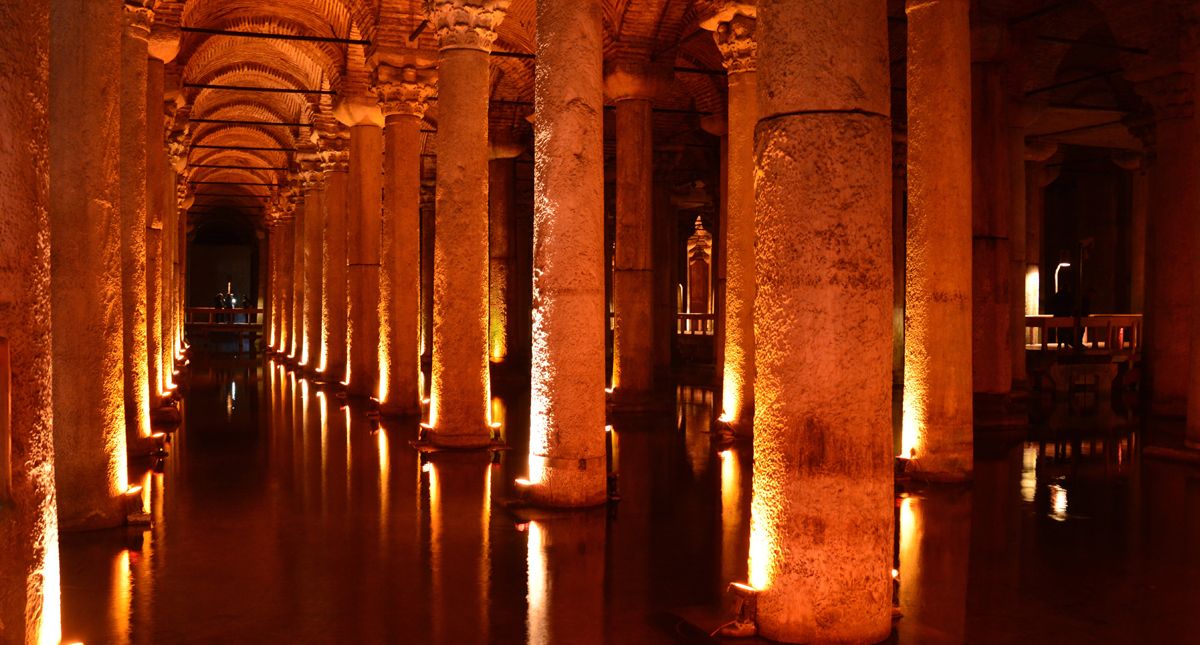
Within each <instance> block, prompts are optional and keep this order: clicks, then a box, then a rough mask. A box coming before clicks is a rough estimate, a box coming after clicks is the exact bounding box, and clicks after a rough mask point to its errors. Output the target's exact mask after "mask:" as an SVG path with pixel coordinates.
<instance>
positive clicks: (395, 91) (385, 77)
mask: <svg viewBox="0 0 1200 645" xmlns="http://www.w3.org/2000/svg"><path fill="white" fill-rule="evenodd" d="M371 89H372V90H373V91H374V92H375V96H376V97H378V98H379V108H380V110H382V111H383V115H384V116H385V117H387V116H391V115H394V114H400V115H409V116H415V117H417V118H418V119H422V118H424V117H425V110H426V109H428V108H429V99H430V98H432V97H433V95H434V94H436V93H437V84H436V81H435V80H434V79H433V74H432V72H431V71H430V70H419V69H417V68H415V67H409V66H406V67H393V66H391V65H387V64H380V65H379V66H378V67H376V68H375V72H374V74H373V75H372V79H371Z"/></svg>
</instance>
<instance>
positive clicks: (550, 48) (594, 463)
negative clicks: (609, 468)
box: [439, 0, 646, 506]
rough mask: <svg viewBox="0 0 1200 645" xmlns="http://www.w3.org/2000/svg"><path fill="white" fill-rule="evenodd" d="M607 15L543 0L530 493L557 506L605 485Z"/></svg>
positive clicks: (591, 4) (585, 502)
mask: <svg viewBox="0 0 1200 645" xmlns="http://www.w3.org/2000/svg"><path fill="white" fill-rule="evenodd" d="M601 25H602V23H601V11H600V3H599V1H598V0H585V1H578V0H553V1H545V2H541V3H539V4H538V57H539V65H538V69H537V81H536V85H535V95H534V97H535V98H534V100H535V103H536V110H537V113H538V114H539V118H538V120H537V123H536V125H535V126H534V194H535V198H534V295H533V298H534V313H533V366H532V370H533V372H532V379H531V380H532V383H531V388H532V391H531V394H530V441H529V464H530V465H529V470H530V473H529V482H530V485H529V486H528V487H527V493H528V494H529V495H530V497H531V498H532V499H533V500H534V501H536V502H538V503H541V504H547V505H551V506H590V505H595V504H600V503H602V502H603V501H604V499H605V493H606V483H605V482H606V473H605V436H604V432H605V431H604V407H605V405H604V371H605V370H604V362H605V358H604V318H605V317H604V270H605V267H604V209H603V199H604V185H603V182H604V165H603V164H604V146H603V138H602V137H603V108H604V97H603V87H602V81H603V79H602V74H601V52H602V41H601V34H602V26H601ZM439 225H440V224H439ZM439 231H440V229H439ZM641 358H642V360H645V359H646V356H642V357H641Z"/></svg>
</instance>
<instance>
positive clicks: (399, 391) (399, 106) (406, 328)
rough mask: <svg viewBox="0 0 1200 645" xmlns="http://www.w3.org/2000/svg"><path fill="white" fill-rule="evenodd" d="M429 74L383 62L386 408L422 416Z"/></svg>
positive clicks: (379, 79) (382, 396)
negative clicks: (424, 127)
mask: <svg viewBox="0 0 1200 645" xmlns="http://www.w3.org/2000/svg"><path fill="white" fill-rule="evenodd" d="M427 75H428V72H427V71H421V70H417V69H416V68H413V67H403V68H398V67H393V66H390V65H380V66H379V68H378V69H377V70H376V83H375V93H376V95H377V96H378V97H379V104H380V107H381V109H382V111H383V114H384V119H385V121H384V129H383V137H384V152H383V164H384V165H383V182H384V190H383V195H384V200H383V218H382V222H381V230H380V254H379V262H380V270H379V334H380V335H379V341H380V346H379V381H380V383H379V405H380V410H381V411H382V412H383V413H385V414H391V415H396V416H418V415H420V414H421V391H420V383H421V380H420V370H421V364H420V359H421V356H420V354H421V350H420V332H419V330H418V327H419V323H420V316H421V313H420V309H419V307H420V302H421V291H420V290H421V276H420V271H421V248H420V245H421V123H422V119H424V117H425V110H426V108H427V107H428V105H429V103H428V101H429V98H430V97H431V96H432V95H433V93H434V91H435V88H434V85H433V84H432V82H431V79H428V78H427Z"/></svg>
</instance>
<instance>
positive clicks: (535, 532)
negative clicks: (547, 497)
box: [525, 522, 550, 645]
mask: <svg viewBox="0 0 1200 645" xmlns="http://www.w3.org/2000/svg"><path fill="white" fill-rule="evenodd" d="M526 535H527V536H528V540H529V541H528V542H527V546H526V559H527V561H528V563H529V564H528V567H529V568H528V571H527V581H526V582H527V584H528V586H529V609H528V613H527V614H526V617H525V623H526V625H528V627H529V643H530V645H541V644H542V643H549V642H550V641H549V636H550V635H549V633H548V630H547V628H546V627H547V623H548V620H547V618H548V616H547V611H546V609H547V605H548V596H549V591H550V589H549V584H548V580H547V573H548V571H547V569H546V550H545V547H544V545H543V542H544V539H543V536H542V527H541V525H540V524H538V523H537V522H530V523H529V526H528V530H527V531H526Z"/></svg>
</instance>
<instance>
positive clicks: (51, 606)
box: [0, 0, 116, 643]
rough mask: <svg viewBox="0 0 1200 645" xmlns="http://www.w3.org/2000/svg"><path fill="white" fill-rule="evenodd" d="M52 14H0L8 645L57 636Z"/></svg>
mask: <svg viewBox="0 0 1200 645" xmlns="http://www.w3.org/2000/svg"><path fill="white" fill-rule="evenodd" d="M50 4H51V3H50V2H49V0H37V1H34V2H23V3H9V4H6V5H5V6H4V7H2V8H0V24H4V25H5V29H6V33H7V37H6V39H5V41H6V42H5V45H4V46H3V47H0V69H2V70H4V71H3V72H2V73H0V77H2V78H3V79H4V80H3V83H4V88H5V92H6V94H7V95H8V96H9V97H12V98H9V99H8V100H6V101H5V109H4V110H3V111H0V131H3V132H4V133H5V135H4V137H3V138H2V139H0V176H2V177H4V181H3V182H0V230H3V231H4V234H3V235H0V258H2V259H0V284H3V285H4V286H2V287H0V544H3V545H4V546H3V548H0V625H3V627H0V629H2V630H3V632H2V633H3V636H2V638H4V639H6V640H11V642H13V643H57V642H59V640H60V638H61V636H62V630H61V623H60V620H59V619H60V613H59V608H60V601H59V597H58V593H59V566H58V514H57V512H56V508H55V492H54V435H53V432H52V430H53V424H52V416H53V400H52V391H51V369H50V367H51V342H50V328H51V324H52V321H51V310H50V307H49V306H48V304H49V303H50V302H51V300H50V299H51V294H50V280H51V278H50V248H51V239H50V217H49V213H48V208H49V205H50V177H49V175H48V174H47V170H48V168H49V164H50V132H49V129H50V119H49V111H48V110H47V106H48V104H49V103H50V63H49V60H48V57H47V55H46V53H47V52H48V51H49V49H50V46H51V43H50V12H51V8H50ZM110 4H111V3H110ZM114 8H115V7H114ZM103 11H106V12H107V13H109V14H110V15H116V14H115V11H113V10H112V9H104V10H103ZM80 13H83V12H80ZM56 15H57V13H56ZM70 19H75V16H71V17H70ZM81 22H82V21H81ZM113 34H114V35H115V34H116V28H115V25H114V26H113ZM95 40H99V39H93V40H92V41H93V42H95ZM77 46H79V47H80V48H81V49H87V48H88V47H87V46H86V45H77ZM56 71H57V70H56ZM16 97H20V98H16ZM87 224H88V222H85V221H81V220H79V219H77V220H76V225H77V226H81V227H82V226H86V225H87Z"/></svg>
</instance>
